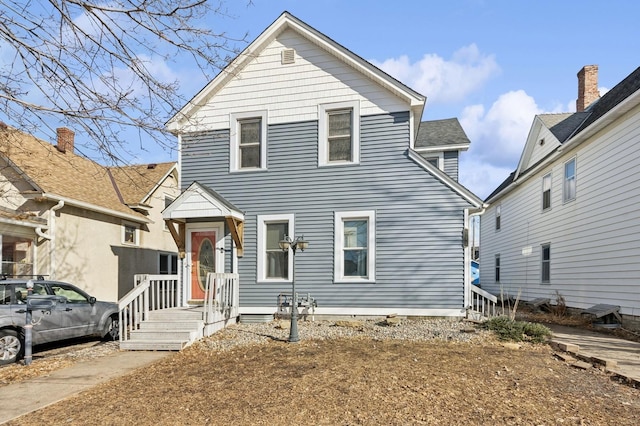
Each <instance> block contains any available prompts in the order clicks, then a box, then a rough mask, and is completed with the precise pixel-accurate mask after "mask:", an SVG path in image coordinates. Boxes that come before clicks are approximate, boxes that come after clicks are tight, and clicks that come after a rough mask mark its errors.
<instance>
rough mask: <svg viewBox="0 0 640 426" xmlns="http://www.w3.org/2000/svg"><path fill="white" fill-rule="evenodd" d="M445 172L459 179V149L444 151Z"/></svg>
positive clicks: (454, 178)
mask: <svg viewBox="0 0 640 426" xmlns="http://www.w3.org/2000/svg"><path fill="white" fill-rule="evenodd" d="M444 172H445V173H446V174H448V175H449V176H451V178H452V179H453V180H455V181H457V180H458V151H445V152H444Z"/></svg>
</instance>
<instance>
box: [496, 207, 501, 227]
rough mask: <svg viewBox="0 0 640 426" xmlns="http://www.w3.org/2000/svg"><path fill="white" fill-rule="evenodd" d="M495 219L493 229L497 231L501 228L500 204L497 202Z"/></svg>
mask: <svg viewBox="0 0 640 426" xmlns="http://www.w3.org/2000/svg"><path fill="white" fill-rule="evenodd" d="M495 217H496V220H495V230H496V231H499V230H501V229H502V204H498V205H497V206H496V215H495Z"/></svg>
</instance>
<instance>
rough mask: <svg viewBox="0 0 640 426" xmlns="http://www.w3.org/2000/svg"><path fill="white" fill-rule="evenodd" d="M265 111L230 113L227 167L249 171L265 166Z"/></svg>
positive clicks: (231, 169)
mask: <svg viewBox="0 0 640 426" xmlns="http://www.w3.org/2000/svg"><path fill="white" fill-rule="evenodd" d="M266 122H267V112H266V111H259V112H251V113H242V114H231V116H230V123H229V126H230V129H231V133H230V143H231V147H230V150H231V151H230V155H229V161H230V164H229V169H230V171H232V172H236V171H251V170H260V169H266V168H267V159H266V156H267V147H266V144H267V127H266Z"/></svg>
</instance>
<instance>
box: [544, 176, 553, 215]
mask: <svg viewBox="0 0 640 426" xmlns="http://www.w3.org/2000/svg"><path fill="white" fill-rule="evenodd" d="M547 176H548V177H549V181H550V182H549V207H545V206H544V191H545V189H544V180H545V179H546V178H547ZM552 195H553V175H552V172H549V173H547V174H545V175H543V176H542V211H543V212H546V211H548V210H551V196H552Z"/></svg>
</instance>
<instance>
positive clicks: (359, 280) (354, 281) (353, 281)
mask: <svg viewBox="0 0 640 426" xmlns="http://www.w3.org/2000/svg"><path fill="white" fill-rule="evenodd" d="M333 283H334V284H375V283H376V280H374V279H369V278H338V279H334V280H333Z"/></svg>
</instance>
